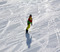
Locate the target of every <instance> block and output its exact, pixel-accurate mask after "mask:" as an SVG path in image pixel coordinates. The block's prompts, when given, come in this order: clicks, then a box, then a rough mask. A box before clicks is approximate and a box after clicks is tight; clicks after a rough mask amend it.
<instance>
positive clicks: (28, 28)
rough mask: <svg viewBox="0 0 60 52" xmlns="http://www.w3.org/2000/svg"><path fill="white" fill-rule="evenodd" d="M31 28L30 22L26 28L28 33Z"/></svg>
mask: <svg viewBox="0 0 60 52" xmlns="http://www.w3.org/2000/svg"><path fill="white" fill-rule="evenodd" d="M29 28H30V24H28V26H27V28H26V33H28V29H29Z"/></svg>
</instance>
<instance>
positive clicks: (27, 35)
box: [26, 33, 32, 48]
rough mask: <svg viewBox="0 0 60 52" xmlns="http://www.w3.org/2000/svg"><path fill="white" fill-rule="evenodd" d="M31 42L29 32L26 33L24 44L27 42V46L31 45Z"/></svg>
mask: <svg viewBox="0 0 60 52" xmlns="http://www.w3.org/2000/svg"><path fill="white" fill-rule="evenodd" d="M31 42H32V37H30V34H29V33H26V44H27V46H28V48H30V47H31Z"/></svg>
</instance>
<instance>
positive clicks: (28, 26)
mask: <svg viewBox="0 0 60 52" xmlns="http://www.w3.org/2000/svg"><path fill="white" fill-rule="evenodd" d="M30 24H31V25H32V15H31V14H30V16H29V18H28V21H27V28H26V33H28V29H29V28H30Z"/></svg>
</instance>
